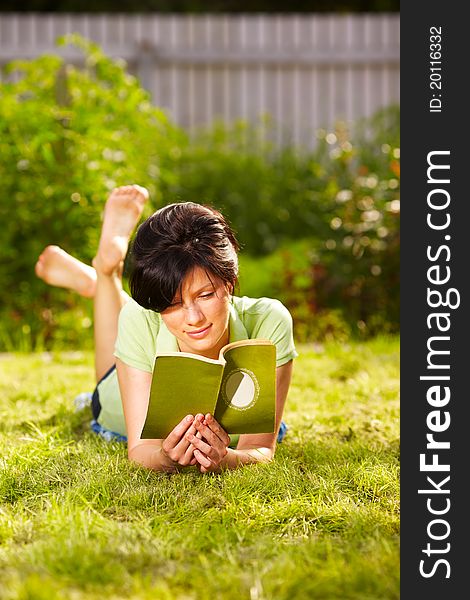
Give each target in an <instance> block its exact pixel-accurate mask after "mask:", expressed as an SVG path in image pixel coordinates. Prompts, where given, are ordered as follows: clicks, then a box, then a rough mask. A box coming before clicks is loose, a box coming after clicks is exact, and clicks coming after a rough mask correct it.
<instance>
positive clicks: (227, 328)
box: [35, 185, 297, 473]
mask: <svg viewBox="0 0 470 600" xmlns="http://www.w3.org/2000/svg"><path fill="white" fill-rule="evenodd" d="M147 200H148V192H147V190H145V188H142V187H140V186H136V185H134V186H124V187H120V188H116V189H115V190H114V191H113V192H112V193H111V195H110V197H109V198H108V200H107V202H106V207H105V213H104V220H103V227H102V231H101V237H100V242H99V246H98V252H97V254H96V257H95V258H94V259H93V262H92V264H93V267H90V266H88V265H85V264H84V263H81V262H80V261H78V260H77V259H75V258H73V257H71V256H70V255H68V254H67V253H66V252H64V251H63V250H62V249H60V248H58V247H57V246H48V247H47V248H46V249H45V250H44V251H43V253H42V254H41V256H40V257H39V259H38V262H37V264H36V269H35V270H36V274H37V275H38V277H40V278H42V279H43V280H44V281H46V282H47V283H50V284H52V285H57V286H61V287H66V288H69V289H73V290H75V291H77V292H78V293H80V294H82V295H83V296H86V297H90V298H93V302H94V336H95V370H96V379H97V382H98V384H97V387H96V390H95V392H94V394H93V402H92V408H93V414H94V417H95V419H96V421H97V422H98V424H99V425H98V426H99V427H104V428H106V429H109V430H111V431H114V432H116V433H118V434H121V435H122V436H124V435H127V442H128V456H129V459H130V460H133V461H135V462H138V463H140V464H142V465H144V466H145V467H148V468H151V469H155V470H157V471H167V472H173V471H177V470H179V469H180V468H181V467H186V466H189V465H195V466H196V467H197V468H198V469H199V471H200V472H202V473H208V472H219V471H221V470H222V469H225V468H230V469H233V468H236V467H238V466H241V465H245V464H250V463H257V462H267V461H269V460H271V458H272V457H273V455H274V452H275V447H276V440H277V436H278V434H279V429H280V427H281V419H282V414H283V410H284V405H285V401H286V398H287V393H288V389H289V385H290V380H291V375H292V362H293V359H294V358H295V357H296V356H297V352H296V350H295V347H294V342H293V335H292V319H291V317H290V314H289V313H288V311H287V309H286V308H285V307H284V306H283V305H282V304H281V303H280V302H279V301H277V300H272V299H269V298H260V299H251V298H246V297H243V298H238V297H236V296H234V295H233V292H234V289H235V286H236V283H237V277H238V259H237V250H238V244H237V241H236V239H235V237H234V235H233V232H232V231H231V229H230V227H229V226H228V224H227V222H226V221H225V219H224V217H223V216H222V215H221V214H220V213H219V212H218V211H216V210H215V209H212V208H209V207H206V206H202V205H199V204H195V203H192V202H185V203H177V204H171V205H169V206H165V207H163V208H161V209H160V210H158V211H157V212H156V213H154V214H153V215H152V216H151V217H149V218H148V219H147V220H146V221H144V222H143V223H142V224H141V226H140V227H139V229H138V231H137V234H136V236H135V240H134V243H133V246H132V253H131V257H132V271H131V276H130V289H131V294H132V298H129V296H128V295H127V294H126V293H125V292H124V290H123V288H122V271H123V264H124V258H125V256H126V253H127V249H128V243H129V239H130V236H131V234H132V232H133V230H134V228H135V226H136V225H137V222H138V221H139V219H140V216H141V214H142V211H143V208H144V205H145V202H146V201H147ZM256 337H258V338H265V339H271V340H272V341H273V342H274V343H275V345H276V353H277V360H276V365H277V368H276V415H277V417H276V419H277V420H276V429H275V432H274V433H272V434H250V435H240V437H239V439H238V442H237V444H236V447H235V448H232V447H230V445H231V440H230V437H229V435H228V433H227V432H226V431H224V430H223V428H222V427H221V426H220V425H219V423H217V421H216V420H215V419H214V417H213V415H210V414H206V415H202V414H197V415H187V416H186V417H185V418H184V419H183V420H182V421H181V422H180V423H178V424H177V425H176V427H175V428H174V429H173V431H172V432H171V433H170V434H169V435H168V437H167V438H166V439H164V440H146V439H141V438H140V433H141V431H142V427H143V424H144V421H145V417H146V414H147V407H148V398H149V392H150V385H151V379H152V368H153V362H154V357H155V354H156V352H157V351H158V352H165V351H182V352H191V353H194V354H200V355H202V356H206V357H208V358H218V355H219V351H220V349H221V348H222V346H224V345H225V344H227V343H228V342H232V341H236V340H240V339H247V338H256ZM232 445H233V444H232Z"/></svg>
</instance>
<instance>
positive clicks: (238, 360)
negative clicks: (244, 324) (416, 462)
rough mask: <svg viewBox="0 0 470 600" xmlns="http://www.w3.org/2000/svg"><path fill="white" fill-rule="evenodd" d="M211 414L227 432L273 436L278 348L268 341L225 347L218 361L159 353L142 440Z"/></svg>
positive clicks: (241, 342) (248, 342) (239, 343)
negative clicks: (187, 418)
mask: <svg viewBox="0 0 470 600" xmlns="http://www.w3.org/2000/svg"><path fill="white" fill-rule="evenodd" d="M208 412H210V413H212V414H213V415H214V416H215V418H216V419H217V421H218V422H219V423H220V424H221V425H222V427H223V428H224V429H225V430H226V431H227V433H229V434H236V433H238V434H241V433H272V432H274V426H275V418H276V347H275V345H274V344H273V343H272V342H271V341H269V340H256V339H255V340H240V341H238V342H232V343H231V344H228V345H227V346H224V347H223V348H222V350H221V351H220V356H219V360H213V359H210V358H205V357H202V356H198V355H195V354H188V353H185V352H176V353H169V354H157V356H156V357H155V365H154V370H153V376H152V385H151V388H150V398H149V407H148V411H147V417H146V420H145V424H144V428H143V430H142V435H141V437H142V439H163V438H166V437H167V435H168V434H169V433H170V432H171V430H172V429H173V428H174V427H175V426H176V425H177V424H178V423H179V422H180V421H181V419H183V417H185V416H186V415H187V414H193V415H194V414H196V413H202V414H206V413H208Z"/></svg>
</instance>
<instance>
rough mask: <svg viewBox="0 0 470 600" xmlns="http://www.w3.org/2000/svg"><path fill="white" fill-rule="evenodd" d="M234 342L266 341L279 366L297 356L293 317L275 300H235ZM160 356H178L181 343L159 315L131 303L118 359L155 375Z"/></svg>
mask: <svg viewBox="0 0 470 600" xmlns="http://www.w3.org/2000/svg"><path fill="white" fill-rule="evenodd" d="M229 334H230V339H229V341H230V342H236V341H238V340H246V339H255V338H263V339H267V340H271V341H272V342H273V343H274V344H275V345H276V366H278V367H280V366H281V365H283V364H285V363H286V362H289V361H290V360H291V359H293V358H295V357H296V356H297V352H296V349H295V345H294V338H293V328H292V317H291V315H290V313H289V311H288V310H287V308H286V307H285V306H284V305H283V304H282V303H281V302H279V300H274V299H272V298H248V297H247V296H243V297H241V298H240V297H237V296H234V297H233V303H232V304H231V305H230V316H229ZM157 352H178V343H177V340H176V338H175V336H174V335H173V334H172V333H170V332H169V331H168V329H167V327H166V325H165V324H164V322H163V320H162V317H161V315H160V314H159V313H157V312H154V311H153V310H148V309H145V308H142V307H141V306H140V305H139V304H137V302H135V300H130V301H129V302H127V304H125V305H124V307H123V308H122V310H121V314H120V316H119V327H118V336H117V340H116V346H115V351H114V356H116V357H117V358H119V359H121V360H122V361H123V362H125V363H126V364H127V365H129V366H131V367H135V368H136V369H141V370H142V371H148V372H152V370H153V365H154V362H155V355H156V353H157Z"/></svg>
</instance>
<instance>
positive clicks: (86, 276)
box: [35, 185, 149, 382]
mask: <svg viewBox="0 0 470 600" xmlns="http://www.w3.org/2000/svg"><path fill="white" fill-rule="evenodd" d="M148 197H149V195H148V191H147V190H146V189H145V188H142V187H140V186H137V185H132V186H124V187H120V188H116V189H115V190H113V192H112V193H111V195H110V196H109V198H108V200H107V202H106V206H105V211H104V219H103V226H102V230H101V237H100V242H99V246H98V252H97V254H96V256H95V258H94V259H93V266H89V265H86V264H85V263H83V262H81V261H80V260H78V259H76V258H74V257H73V256H71V255H70V254H68V253H67V252H65V250H63V249H62V248H60V247H59V246H47V247H46V248H45V249H44V250H43V252H42V253H41V255H40V256H39V258H38V261H37V263H36V265H35V273H36V275H37V276H38V277H39V278H40V279H42V280H43V281H45V282H46V283H49V284H50V285H54V286H57V287H63V288H66V289H70V290H73V291H75V292H77V293H78V294H80V295H81V296H84V297H85V298H92V299H93V312H94V339H95V372H96V381H97V382H98V381H99V380H100V379H101V378H102V377H103V375H104V374H105V373H106V371H108V370H109V369H110V368H111V367H112V365H113V364H114V362H115V358H114V354H113V353H114V344H115V341H116V336H117V325H118V317H119V312H120V310H121V308H122V306H123V305H124V304H125V303H126V302H127V301H128V300H129V296H128V295H127V294H126V292H125V291H124V290H123V289H122V270H123V265H124V259H125V257H126V253H127V248H128V245H129V238H130V236H131V234H132V232H133V231H134V229H135V227H136V225H137V223H138V221H139V219H140V217H141V215H142V211H143V208H144V205H145V203H146V201H147V200H148Z"/></svg>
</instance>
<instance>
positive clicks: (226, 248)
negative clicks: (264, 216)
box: [129, 202, 239, 312]
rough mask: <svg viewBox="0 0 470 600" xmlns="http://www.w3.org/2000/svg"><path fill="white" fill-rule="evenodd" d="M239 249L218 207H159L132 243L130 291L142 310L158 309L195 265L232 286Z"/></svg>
mask: <svg viewBox="0 0 470 600" xmlns="http://www.w3.org/2000/svg"><path fill="white" fill-rule="evenodd" d="M238 250H239V244H238V242H237V240H236V238H235V235H234V233H233V231H232V229H231V228H230V226H229V224H228V222H227V221H226V219H225V218H224V217H223V215H222V214H221V213H220V212H219V211H218V210H216V209H214V208H212V207H210V206H207V205H202V204H196V203H195V202H179V203H175V204H169V205H167V206H164V207H163V208H160V209H159V210H157V212H155V213H154V214H153V215H151V216H150V217H149V218H148V219H146V220H145V221H144V222H143V223H142V224H141V225H140V227H139V228H138V230H137V233H136V236H135V238H134V241H133V243H132V247H131V252H130V268H131V273H130V278H129V287H130V291H131V295H132V297H133V298H134V300H135V301H136V302H138V303H139V304H140V305H141V306H143V307H144V308H148V309H152V310H155V311H157V312H162V311H163V310H165V309H166V308H167V307H168V306H169V305H170V304H171V302H172V301H173V298H174V297H175V294H176V292H177V291H178V290H180V291H181V286H182V283H183V279H184V278H185V276H186V275H187V274H188V273H189V272H190V271H191V270H192V269H193V268H194V267H200V268H202V269H204V270H205V271H206V273H207V274H208V276H209V278H210V279H211V280H212V277H218V278H219V279H221V280H222V281H223V282H224V283H225V284H228V285H229V286H231V287H232V290H233V289H234V287H235V285H236V284H237V281H238V257H237V251H238Z"/></svg>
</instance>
